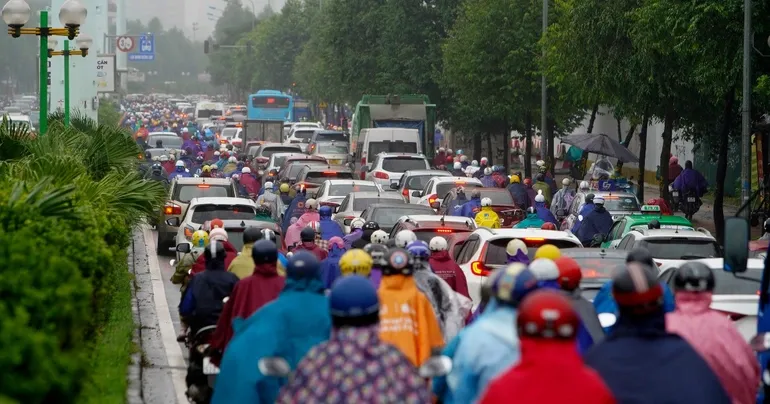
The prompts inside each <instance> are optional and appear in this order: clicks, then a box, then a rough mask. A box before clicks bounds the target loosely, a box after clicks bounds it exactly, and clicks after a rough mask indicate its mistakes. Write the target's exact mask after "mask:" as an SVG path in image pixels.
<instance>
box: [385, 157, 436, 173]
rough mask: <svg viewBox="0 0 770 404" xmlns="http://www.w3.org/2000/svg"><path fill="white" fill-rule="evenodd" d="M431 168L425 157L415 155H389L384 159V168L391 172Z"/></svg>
mask: <svg viewBox="0 0 770 404" xmlns="http://www.w3.org/2000/svg"><path fill="white" fill-rule="evenodd" d="M427 168H429V167H428V165H427V164H426V163H425V159H422V158H414V157H388V158H385V159H383V160H382V169H383V170H385V171H387V172H390V173H403V172H404V171H409V170H425V169H427Z"/></svg>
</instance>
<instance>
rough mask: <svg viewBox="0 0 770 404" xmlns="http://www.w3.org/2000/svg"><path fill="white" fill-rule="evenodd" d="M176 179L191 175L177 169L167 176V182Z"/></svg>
mask: <svg viewBox="0 0 770 404" xmlns="http://www.w3.org/2000/svg"><path fill="white" fill-rule="evenodd" d="M176 177H183V178H189V177H192V174H190V173H188V172H187V170H185V169H184V168H183V167H177V168H176V170H174V171H172V172H171V173H170V174H169V175H168V180H169V182H170V181H171V180H173V179H174V178H176Z"/></svg>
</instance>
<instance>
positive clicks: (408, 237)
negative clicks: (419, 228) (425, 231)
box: [396, 230, 417, 248]
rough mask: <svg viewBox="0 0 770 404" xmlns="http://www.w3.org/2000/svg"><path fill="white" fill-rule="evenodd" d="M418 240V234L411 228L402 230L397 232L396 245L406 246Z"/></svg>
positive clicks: (399, 246)
mask: <svg viewBox="0 0 770 404" xmlns="http://www.w3.org/2000/svg"><path fill="white" fill-rule="evenodd" d="M415 240H417V235H416V234H414V232H413V231H411V230H401V231H400V232H398V233H396V247H398V248H406V246H407V245H408V244H409V243H411V242H412V241H415Z"/></svg>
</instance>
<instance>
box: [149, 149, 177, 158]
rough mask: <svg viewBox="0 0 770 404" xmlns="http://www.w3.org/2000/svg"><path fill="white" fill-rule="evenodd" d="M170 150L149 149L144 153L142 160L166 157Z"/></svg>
mask: <svg viewBox="0 0 770 404" xmlns="http://www.w3.org/2000/svg"><path fill="white" fill-rule="evenodd" d="M171 150H172V149H166V148H162V149H158V148H155V147H153V148H149V149H146V150H145V151H144V159H145V160H152V159H154V158H155V157H160V156H168V155H169V153H171Z"/></svg>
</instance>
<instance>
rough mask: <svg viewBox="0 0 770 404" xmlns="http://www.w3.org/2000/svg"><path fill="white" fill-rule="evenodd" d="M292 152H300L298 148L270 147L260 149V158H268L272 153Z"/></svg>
mask: <svg viewBox="0 0 770 404" xmlns="http://www.w3.org/2000/svg"><path fill="white" fill-rule="evenodd" d="M292 152H293V153H299V152H300V150H299V148H298V147H291V146H270V147H265V148H264V149H262V154H261V157H267V158H270V156H272V155H273V153H292Z"/></svg>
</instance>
